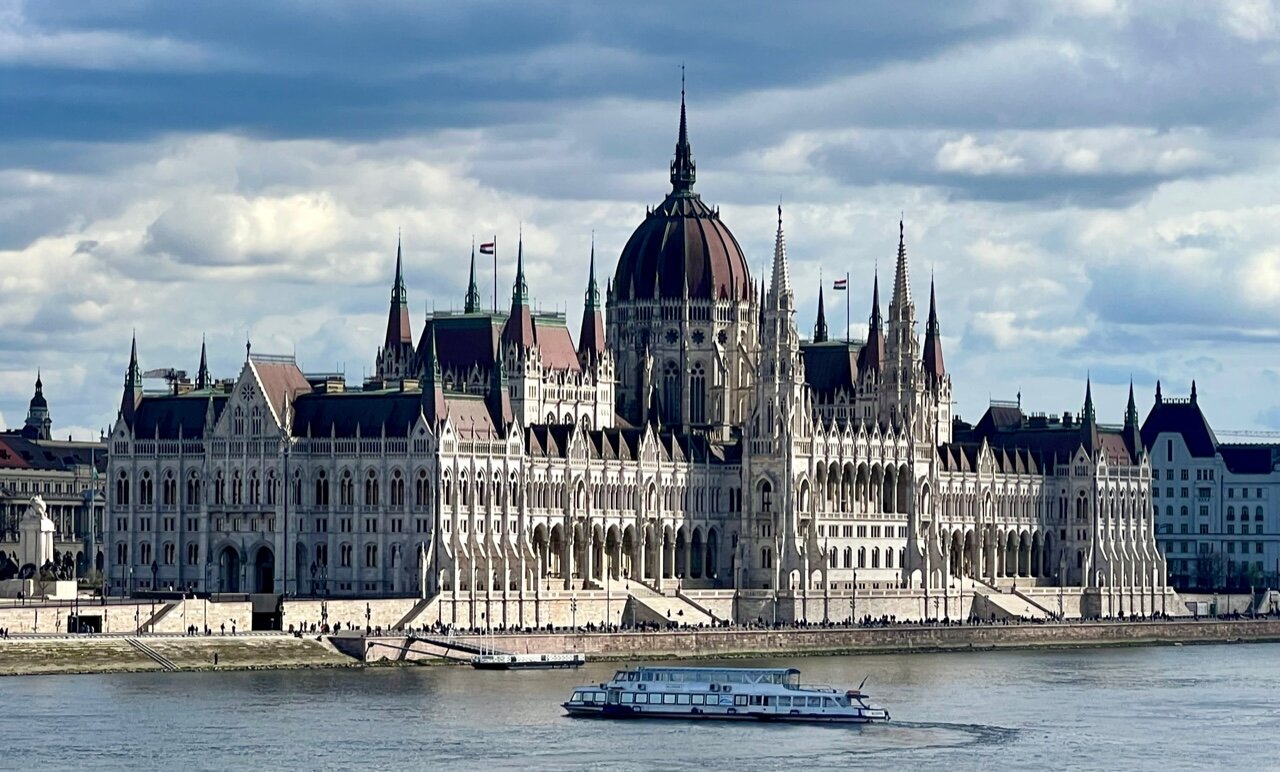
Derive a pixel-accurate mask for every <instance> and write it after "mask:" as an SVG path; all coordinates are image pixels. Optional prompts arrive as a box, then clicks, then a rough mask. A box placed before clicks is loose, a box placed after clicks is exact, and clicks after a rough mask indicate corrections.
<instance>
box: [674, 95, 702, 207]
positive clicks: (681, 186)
mask: <svg viewBox="0 0 1280 772" xmlns="http://www.w3.org/2000/svg"><path fill="white" fill-rule="evenodd" d="M696 167H697V165H696V164H695V163H694V162H693V148H692V147H690V145H689V124H688V120H687V118H686V117H685V108H684V74H683V73H681V75H680V132H679V134H678V135H677V137H676V157H675V159H674V160H673V161H672V162H671V192H672V193H684V194H689V193H692V192H693V182H694V180H695V179H696V177H697V173H696Z"/></svg>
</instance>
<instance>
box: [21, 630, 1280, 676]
mask: <svg viewBox="0 0 1280 772" xmlns="http://www.w3.org/2000/svg"><path fill="white" fill-rule="evenodd" d="M1263 642H1280V617H1278V616H1269V617H1258V618H1252V619H1251V618H1239V619H1235V618H1230V619H1229V618H1222V619H1214V618H1202V619H1199V620H1190V619H1179V620H1146V621H1101V622H1065V623H1012V624H980V625H938V624H895V625H885V626H867V627H842V626H818V627H779V628H753V627H737V628H734V627H730V628H685V629H665V630H612V631H608V632H604V631H586V630H578V631H574V630H556V631H551V632H526V633H507V634H492V635H480V634H456V633H447V632H442V631H438V630H436V631H431V630H423V631H418V632H414V633H410V634H405V633H403V632H398V633H387V634H383V635H376V634H362V633H361V632H358V631H346V632H343V633H340V634H336V635H303V636H301V637H299V636H294V635H288V634H282V633H240V634H239V635H218V634H215V635H209V636H200V635H196V636H186V635H179V634H159V635H15V636H12V637H9V638H0V675H43V674H49V675H52V674H59V673H62V674H70V673H118V672H150V671H169V672H177V671H209V670H259V669H298V668H332V667H360V666H363V665H370V664H372V665H395V664H406V665H409V664H412V665H430V664H448V663H459V662H466V661H469V659H470V656H471V652H473V651H478V650H490V649H492V650H496V651H498V652H507V653H522V654H523V653H531V654H551V653H561V652H577V653H582V654H585V655H587V657H588V658H590V659H592V660H616V661H634V660H654V659H677V658H678V659H694V658H704V657H705V658H718V659H728V658H736V657H755V658H759V657H774V658H777V657H798V656H823V655H856V654H884V653H890V654H908V653H930V652H951V651H983V650H996V649H1039V648H1076V647H1116V646H1155V645H1181V644H1209V643H1263Z"/></svg>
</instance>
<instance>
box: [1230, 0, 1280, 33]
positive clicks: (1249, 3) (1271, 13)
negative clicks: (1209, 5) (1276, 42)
mask: <svg viewBox="0 0 1280 772" xmlns="http://www.w3.org/2000/svg"><path fill="white" fill-rule="evenodd" d="M1223 10H1224V12H1223V14H1222V25H1223V27H1225V28H1226V29H1227V30H1228V31H1229V32H1231V34H1233V35H1235V36H1237V37H1239V38H1241V39H1243V40H1248V41H1250V42H1257V41H1260V40H1268V39H1273V38H1275V37H1276V35H1277V32H1280V12H1277V10H1276V6H1275V3H1274V2H1272V1H1271V0H1226V1H1225V2H1223Z"/></svg>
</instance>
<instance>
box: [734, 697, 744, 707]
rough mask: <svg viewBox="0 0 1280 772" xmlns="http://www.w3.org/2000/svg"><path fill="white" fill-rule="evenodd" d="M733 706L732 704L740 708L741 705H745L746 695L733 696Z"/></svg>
mask: <svg viewBox="0 0 1280 772" xmlns="http://www.w3.org/2000/svg"><path fill="white" fill-rule="evenodd" d="M733 704H734V705H740V706H742V705H746V704H747V695H745V694H738V695H734V698H733Z"/></svg>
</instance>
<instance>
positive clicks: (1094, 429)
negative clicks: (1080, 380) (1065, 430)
mask: <svg viewBox="0 0 1280 772" xmlns="http://www.w3.org/2000/svg"><path fill="white" fill-rule="evenodd" d="M1080 444H1081V445H1083V446H1084V449H1085V452H1087V453H1088V454H1089V456H1090V457H1093V455H1094V452H1095V451H1096V450H1097V449H1098V447H1099V441H1098V416H1097V413H1095V412H1094V409H1093V378H1091V377H1090V378H1086V379H1085V382H1084V409H1083V410H1081V411H1080Z"/></svg>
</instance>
